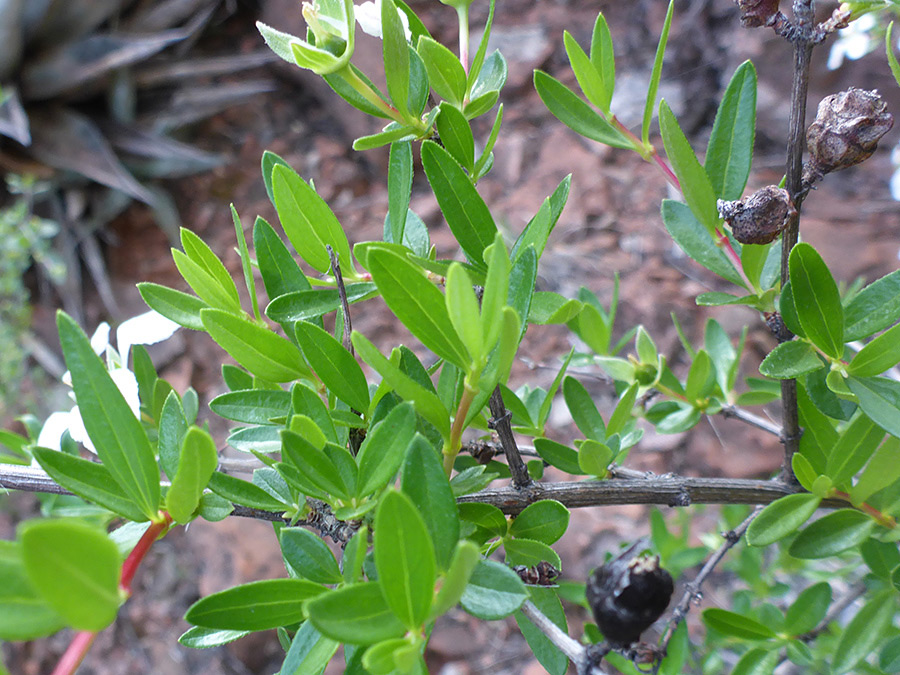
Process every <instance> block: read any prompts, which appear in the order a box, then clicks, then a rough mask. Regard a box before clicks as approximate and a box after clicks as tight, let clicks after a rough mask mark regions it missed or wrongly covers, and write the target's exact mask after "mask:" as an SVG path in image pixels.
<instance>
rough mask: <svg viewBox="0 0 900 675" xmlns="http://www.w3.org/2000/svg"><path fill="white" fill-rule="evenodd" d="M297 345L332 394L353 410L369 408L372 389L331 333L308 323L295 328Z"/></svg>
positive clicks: (353, 359)
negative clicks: (370, 389) (370, 390)
mask: <svg viewBox="0 0 900 675" xmlns="http://www.w3.org/2000/svg"><path fill="white" fill-rule="evenodd" d="M294 330H295V331H296V336H297V344H299V345H300V348H301V349H302V350H303V355H304V356H305V357H306V361H307V362H308V363H309V365H310V366H311V367H312V369H313V371H315V373H316V375H318V377H319V379H321V380H322V382H324V383H325V386H326V387H328V389H329V391H331V393H333V394H334V395H335V396H337V397H338V398H339V399H340V400H342V401H343V402H344V403H346V404H347V405H349V406H350V407H351V408H353V409H354V410H358V411H360V412H366V411H367V410H368V408H369V385H368V383H367V382H366V376H365V375H364V374H363V371H362V368H360V367H359V364H358V363H357V362H356V359H355V358H353V354H351V353H350V352H348V351H347V350H346V349H345V348H344V346H343V345H342V344H341V343H340V342H338V341H337V340H336V339H335V338H334V337H332V336H331V334H330V333H328V332H326V331H324V330H322V329H321V328H319V327H318V326H316V325H315V324H312V323H308V322H306V321H297V322H296V323H295V324H294Z"/></svg>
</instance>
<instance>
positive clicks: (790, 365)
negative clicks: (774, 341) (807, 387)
mask: <svg viewBox="0 0 900 675" xmlns="http://www.w3.org/2000/svg"><path fill="white" fill-rule="evenodd" d="M822 367H823V364H822V360H821V359H820V358H819V356H818V352H817V351H816V348H815V347H813V346H812V345H811V344H809V343H808V342H806V341H805V340H792V341H791V342H782V343H781V344H780V345H778V346H777V347H775V349H773V350H772V351H771V352H769V354H768V356H766V358H765V359H763V362H762V363H760V364H759V372H760V373H762V374H763V375H765V376H766V377H774V378H775V379H778V380H791V379H794V378H796V377H799V376H801V375H804V374H806V373H811V372H813V371H814V370H819V369H820V368H822Z"/></svg>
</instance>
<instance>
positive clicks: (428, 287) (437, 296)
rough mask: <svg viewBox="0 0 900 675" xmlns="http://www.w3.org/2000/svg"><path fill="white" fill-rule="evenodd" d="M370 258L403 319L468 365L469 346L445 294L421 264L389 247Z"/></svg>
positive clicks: (445, 354) (436, 348)
mask: <svg viewBox="0 0 900 675" xmlns="http://www.w3.org/2000/svg"><path fill="white" fill-rule="evenodd" d="M366 262H367V264H368V266H369V272H370V273H371V274H372V280H373V281H374V282H375V285H376V286H378V290H379V291H381V295H382V297H383V298H384V301H385V303H386V304H387V306H388V307H389V308H390V310H391V311H392V312H393V313H394V314H395V315H396V316H397V318H398V319H400V321H401V323H403V325H404V326H406V327H407V328H408V329H409V330H410V332H412V334H413V335H415V336H416V337H417V338H419V339H420V340H421V341H422V344H424V345H425V346H426V347H428V349H430V350H431V351H433V352H434V353H435V354H437V355H438V356H439V357H441V358H443V359H446V360H447V361H450V362H451V363H454V364H455V365H457V366H459V367H460V368H463V369H465V368H467V366H468V362H469V359H468V354H467V351H466V347H465V345H464V344H463V343H462V341H461V340H460V338H459V336H458V334H457V332H456V329H455V328H454V327H453V323H452V321H451V320H450V316H449V315H448V313H447V307H446V305H445V302H444V296H443V295H442V294H441V292H440V291H439V290H438V289H437V287H435V285H434V284H433V283H431V282H430V281H429V280H428V279H426V278H425V275H424V274H423V273H422V270H421V268H419V267H417V266H416V265H414V264H413V263H412V262H410V261H409V260H408V259H407V258H404V257H401V256H399V255H397V254H396V253H393V252H392V251H388V250H386V249H373V250H372V251H370V252H369V255H368V257H367V259H366Z"/></svg>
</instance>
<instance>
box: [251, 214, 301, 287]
mask: <svg viewBox="0 0 900 675" xmlns="http://www.w3.org/2000/svg"><path fill="white" fill-rule="evenodd" d="M273 203H274V202H273ZM253 248H254V250H255V251H256V262H257V264H258V265H259V273H260V276H262V280H263V284H264V285H265V287H266V295H268V296H269V300H274V299H275V298H277V297H279V296H281V295H284V294H285V293H290V292H292V291H293V292H297V291H304V290H309V289H310V285H309V281H308V280H307V278H306V275H305V274H303V270H301V269H300V265H298V264H297V262H296V261H295V260H294V256H292V255H291V252H290V251H289V250H288V248H287V246H285V245H284V242H283V241H281V237H279V236H278V234H276V232H275V230H274V229H273V228H272V226H271V225H269V223H267V222H266V221H265V220H263V219H262V218H257V219H256V222H255V223H254V224H253Z"/></svg>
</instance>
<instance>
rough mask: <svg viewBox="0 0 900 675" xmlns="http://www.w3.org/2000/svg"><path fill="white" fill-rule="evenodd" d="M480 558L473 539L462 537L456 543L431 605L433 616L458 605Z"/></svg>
mask: <svg viewBox="0 0 900 675" xmlns="http://www.w3.org/2000/svg"><path fill="white" fill-rule="evenodd" d="M480 559H481V553H480V551H479V550H478V547H477V546H476V545H475V544H473V543H472V542H471V541H468V540H467V539H462V540H460V541H458V542H457V543H456V547H455V548H454V549H453V557H452V558H451V559H450V564H449V565H448V566H447V573H446V574H445V575H444V579H443V581H442V583H441V589H440V590H439V591H438V594H437V596H436V597H435V599H434V602H433V603H432V606H431V616H432V617H437V616H440V615H442V614H444V613H445V612H447V611H449V610H450V609H451V608H452V607H454V606H456V604H457V603H458V602H459V599H460V598H461V597H462V594H463V591H465V589H466V586H467V585H468V583H469V578H470V577H471V576H472V572H473V571H474V570H475V566H476V565H477V564H478V561H479V560H480Z"/></svg>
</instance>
